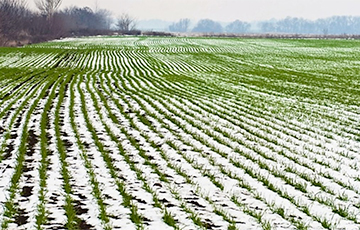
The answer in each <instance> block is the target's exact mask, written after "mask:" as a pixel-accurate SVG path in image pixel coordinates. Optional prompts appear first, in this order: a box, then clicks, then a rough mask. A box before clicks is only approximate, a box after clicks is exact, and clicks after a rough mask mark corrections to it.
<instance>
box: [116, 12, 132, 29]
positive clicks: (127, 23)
mask: <svg viewBox="0 0 360 230" xmlns="http://www.w3.org/2000/svg"><path fill="white" fill-rule="evenodd" d="M116 27H117V28H118V29H119V30H120V31H124V32H129V31H132V30H135V29H136V28H135V27H136V20H135V18H133V17H131V16H130V15H128V14H122V15H121V16H120V17H118V18H117V22H116Z"/></svg>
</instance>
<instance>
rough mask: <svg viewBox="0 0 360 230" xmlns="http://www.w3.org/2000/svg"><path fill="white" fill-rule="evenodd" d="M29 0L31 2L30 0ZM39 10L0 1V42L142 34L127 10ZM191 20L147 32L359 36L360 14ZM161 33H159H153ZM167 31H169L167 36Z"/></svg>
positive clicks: (46, 2) (43, 3)
mask: <svg viewBox="0 0 360 230" xmlns="http://www.w3.org/2000/svg"><path fill="white" fill-rule="evenodd" d="M31 1H32V0H31ZM34 1H35V3H36V6H37V8H38V10H37V11H36V12H35V11H33V10H30V9H29V8H28V7H27V2H26V0H0V46H9V45H10V46H18V45H23V44H29V43H36V42H42V41H46V40H50V39H55V38H61V37H70V36H91V35H109V34H114V33H117V34H132V35H138V34H141V31H139V30H137V29H136V20H135V18H133V17H131V16H130V15H128V14H123V15H120V16H118V17H117V18H114V17H113V15H112V12H110V11H109V10H106V9H98V8H97V7H96V9H91V8H90V7H77V6H71V7H67V8H64V9H62V10H59V7H60V5H61V3H62V0H34ZM191 24H192V22H191V20H190V19H186V18H185V19H181V20H179V21H178V22H174V23H172V24H171V25H170V26H168V28H164V29H163V31H150V32H148V33H147V34H150V35H164V34H165V35H166V33H162V32H164V31H165V32H166V31H170V32H180V33H191V32H192V33H197V34H207V33H215V34H218V33H220V34H225V35H226V34H247V33H248V34H249V33H259V34H261V33H263V34H264V33H275V34H287V33H288V34H317V35H345V34H348V35H352V34H357V35H359V34H360V17H353V16H334V17H330V18H325V19H318V20H315V21H311V20H307V19H303V18H295V17H287V18H285V19H282V20H269V21H262V22H245V21H240V20H235V21H233V22H231V23H220V22H217V21H214V20H211V19H202V20H199V21H198V22H197V23H196V24H195V25H192V26H191ZM157 32H159V33H157ZM167 35H168V34H167Z"/></svg>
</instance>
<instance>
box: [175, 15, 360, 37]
mask: <svg viewBox="0 0 360 230" xmlns="http://www.w3.org/2000/svg"><path fill="white" fill-rule="evenodd" d="M190 22H191V21H190V19H181V20H179V21H178V22H175V23H173V24H171V25H170V26H169V28H168V29H169V31H171V32H194V33H235V34H236V33H290V34H324V35H328V34H329V35H330V34H332V35H341V34H360V17H354V16H333V17H329V18H324V19H318V20H307V19H303V18H297V17H287V18H285V19H282V20H268V21H261V22H256V23H249V22H245V21H240V20H235V21H233V22H231V23H228V24H227V25H226V26H223V25H221V23H219V22H216V21H213V20H211V19H202V20H199V21H198V22H197V24H196V25H195V26H194V27H193V28H192V29H191V28H190V24H191V23H190Z"/></svg>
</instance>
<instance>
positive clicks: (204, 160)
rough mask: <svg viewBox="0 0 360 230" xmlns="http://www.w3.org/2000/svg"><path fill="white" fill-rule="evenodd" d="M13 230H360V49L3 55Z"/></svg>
mask: <svg viewBox="0 0 360 230" xmlns="http://www.w3.org/2000/svg"><path fill="white" fill-rule="evenodd" d="M0 224H1V228H2V229H24V230H25V229H156V230H160V229H184V230H190V229H239V230H242V229H339V230H340V229H344V230H348V229H356V230H358V229H359V228H360V41H350V40H266V39H264V40H260V39H258V40H257V39H230V38H149V37H96V38H77V39H64V40H59V41H52V42H48V43H42V44H37V45H30V46H27V47H22V48H1V49H0Z"/></svg>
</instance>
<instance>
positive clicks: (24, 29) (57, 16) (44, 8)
mask: <svg viewBox="0 0 360 230" xmlns="http://www.w3.org/2000/svg"><path fill="white" fill-rule="evenodd" d="M61 3H62V0H35V4H36V7H37V9H38V11H37V12H34V11H32V10H30V9H29V8H27V4H26V1H25V0H0V46H1V45H20V44H21V43H33V42H41V41H46V40H49V39H55V38H60V37H68V36H80V35H87V36H88V35H98V34H109V33H113V32H114V31H113V30H111V29H116V30H117V31H120V32H123V33H137V31H136V23H135V22H136V20H135V19H134V18H132V17H131V16H129V15H128V14H123V15H121V16H119V17H118V18H117V19H116V21H115V23H114V20H113V18H112V13H111V12H110V11H108V10H106V9H95V10H93V9H91V8H90V7H77V6H71V7H67V8H65V9H63V10H58V9H59V7H60V5H61ZM113 24H114V25H115V27H116V28H111V26H112V25H113ZM14 43H15V44H14Z"/></svg>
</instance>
